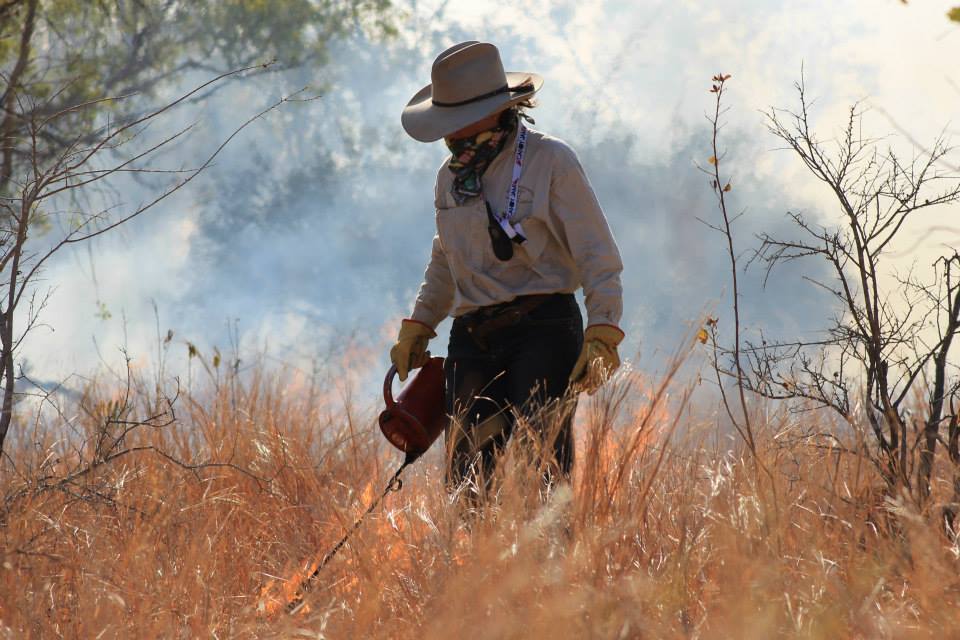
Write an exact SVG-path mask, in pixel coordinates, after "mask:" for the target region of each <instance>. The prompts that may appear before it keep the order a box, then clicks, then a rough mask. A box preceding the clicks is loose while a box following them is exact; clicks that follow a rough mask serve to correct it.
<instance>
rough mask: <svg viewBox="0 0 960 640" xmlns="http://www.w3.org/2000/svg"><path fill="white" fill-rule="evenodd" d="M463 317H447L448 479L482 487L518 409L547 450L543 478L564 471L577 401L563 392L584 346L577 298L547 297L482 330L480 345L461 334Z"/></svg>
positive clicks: (464, 327)
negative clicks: (513, 320)
mask: <svg viewBox="0 0 960 640" xmlns="http://www.w3.org/2000/svg"><path fill="white" fill-rule="evenodd" d="M469 315H470V314H468V316H469ZM468 316H463V317H459V318H456V319H454V321H453V327H452V328H451V330H450V344H449V346H448V349H447V358H446V361H445V363H444V370H445V373H446V378H447V398H446V401H447V413H448V414H450V415H451V416H452V420H451V422H450V426H449V428H448V429H447V434H446V440H447V451H448V456H449V457H448V460H449V466H448V469H447V481H448V485H450V487H451V489H455V488H457V487H459V486H460V485H461V483H462V482H463V481H464V480H468V481H471V482H473V483H475V484H476V485H478V487H479V488H481V489H482V490H484V491H485V490H487V489H489V486H490V479H491V477H492V475H493V470H494V466H495V460H496V455H497V453H498V451H500V450H502V449H503V448H504V446H505V445H506V443H507V441H508V440H509V439H510V437H511V435H512V434H513V433H514V431H515V427H516V424H517V415H519V416H522V417H523V418H524V419H525V421H526V422H527V423H528V424H529V425H530V427H531V430H530V431H531V433H530V435H532V436H533V437H537V438H539V439H540V442H541V443H542V444H544V445H546V447H544V448H543V450H544V451H547V450H550V449H552V455H553V460H552V461H551V464H550V466H551V467H553V471H552V473H550V471H548V473H547V475H548V481H549V480H550V478H553V477H555V476H558V475H559V477H569V475H570V473H571V471H572V468H573V429H572V424H573V413H574V411H575V409H576V399H575V398H564V393H565V392H566V390H567V380H568V378H569V376H570V372H571V371H572V370H573V365H574V363H575V362H576V360H577V357H578V356H579V355H580V349H581V347H582V346H583V319H582V317H581V315H580V308H579V307H578V306H577V302H576V298H574V296H573V294H554V295H552V296H550V298H548V299H547V300H546V301H544V302H542V303H541V304H540V305H539V306H537V307H536V308H534V309H533V310H532V311H530V312H529V313H528V314H527V315H526V316H525V317H524V318H523V319H521V320H520V321H519V322H518V323H517V324H514V325H511V326H508V327H503V328H500V329H497V330H496V331H493V332H491V333H490V334H489V335H488V336H486V340H485V345H484V346H485V347H486V348H483V347H481V345H478V344H477V343H476V342H475V341H474V339H473V337H472V336H471V334H470V333H469V332H468V330H467V326H468V324H469V319H468ZM558 416H559V417H558ZM550 440H552V442H550ZM538 448H539V447H538ZM480 485H482V487H481V486H480Z"/></svg>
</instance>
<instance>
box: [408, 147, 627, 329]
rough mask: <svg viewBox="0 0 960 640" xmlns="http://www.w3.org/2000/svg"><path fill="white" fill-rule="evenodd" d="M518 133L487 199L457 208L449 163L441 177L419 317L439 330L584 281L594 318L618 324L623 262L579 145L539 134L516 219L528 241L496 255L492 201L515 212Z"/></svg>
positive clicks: (500, 159) (490, 173) (497, 161)
mask: <svg viewBox="0 0 960 640" xmlns="http://www.w3.org/2000/svg"><path fill="white" fill-rule="evenodd" d="M516 137H517V133H516V132H514V133H513V135H512V136H511V139H510V140H508V141H507V143H506V145H505V146H504V148H503V151H501V152H500V154H499V155H498V156H497V157H496V158H494V160H493V161H492V162H491V163H490V166H488V167H487V170H486V171H485V172H484V173H483V178H482V180H483V196H482V197H477V198H471V199H470V200H468V201H467V202H465V203H464V204H462V205H457V203H456V202H455V201H454V199H453V195H452V194H451V192H450V190H451V185H452V182H453V173H452V172H451V171H450V170H449V169H448V168H447V163H448V162H449V159H448V160H447V161H445V162H444V163H443V165H442V166H441V167H440V169H439V171H438V173H437V182H436V193H435V206H436V223H437V234H436V236H435V237H434V238H433V248H432V251H431V255H430V262H429V264H428V265H427V269H426V272H425V273H424V280H423V284H422V285H421V286H420V291H419V293H418V294H417V301H416V304H415V306H414V310H413V314H412V315H411V318H412V319H414V320H416V321H418V322H422V323H424V324H426V325H429V326H430V327H434V328H436V326H437V325H438V324H439V323H440V322H441V321H442V320H443V319H444V318H446V317H447V316H448V315H453V316H460V315H463V314H465V313H468V312H470V311H473V310H475V309H477V308H479V307H484V306H487V305H492V304H498V303H501V302H508V301H510V300H512V299H514V298H515V297H517V296H520V295H528V294H540V293H573V292H575V291H576V290H577V289H579V288H580V287H581V286H582V287H583V291H584V301H585V306H586V309H587V324H588V325H593V324H612V325H616V324H618V323H619V321H620V316H621V314H622V312H623V290H622V287H621V285H620V272H621V271H623V262H622V260H621V258H620V251H619V250H618V249H617V245H616V242H615V241H614V239H613V235H612V234H611V233H610V227H609V225H608V224H607V220H606V218H605V217H604V215H603V210H602V209H601V208H600V203H599V202H598V201H597V197H596V194H594V192H593V188H592V187H591V186H590V182H589V180H587V176H586V174H585V173H584V171H583V167H582V166H581V165H580V161H579V160H578V159H577V156H576V154H575V153H574V151H573V149H571V148H570V147H569V146H568V145H567V144H566V143H564V142H563V141H561V140H558V139H557V138H553V137H551V136H548V135H545V134H543V133H539V132H537V131H534V130H532V129H531V130H529V133H528V134H527V148H526V151H525V155H524V159H523V171H522V173H521V176H520V183H519V198H518V200H519V201H518V204H517V209H516V214H515V215H514V217H513V219H512V221H513V222H518V223H519V224H520V226H521V228H522V230H523V235H524V236H525V237H526V241H525V242H523V243H522V244H519V245H518V244H514V255H513V257H512V258H511V259H510V260H507V261H500V260H499V259H498V258H497V257H496V256H495V255H494V253H493V247H492V243H491V240H490V236H489V233H488V231H487V224H488V216H487V211H486V207H485V205H484V202H483V198H486V199H487V201H488V202H489V203H490V206H491V208H492V209H493V211H494V212H496V213H501V212H503V211H504V210H505V209H506V198H507V190H508V189H509V188H510V183H511V181H512V179H513V166H514V153H515V150H516Z"/></svg>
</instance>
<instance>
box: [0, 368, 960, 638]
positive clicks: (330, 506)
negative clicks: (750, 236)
mask: <svg viewBox="0 0 960 640" xmlns="http://www.w3.org/2000/svg"><path fill="white" fill-rule="evenodd" d="M667 383H670V381H669V380H668V381H667ZM673 384H675V383H673ZM105 386H106V385H103V384H94V386H93V387H91V389H90V390H89V391H88V394H87V397H86V398H85V399H84V405H85V406H86V407H88V408H89V407H96V408H97V409H96V410H92V411H91V413H90V414H89V415H88V414H84V413H83V412H81V411H78V410H76V408H74V410H72V411H70V412H65V415H64V416H63V417H48V422H47V423H39V424H31V425H21V426H20V428H21V429H27V431H26V432H25V433H26V434H27V435H25V436H24V437H22V438H20V439H18V441H17V443H16V445H15V446H12V447H11V450H10V452H9V453H10V456H11V460H12V461H13V462H15V463H16V469H17V470H18V471H19V474H18V473H16V472H14V470H13V464H12V463H11V460H6V461H4V465H3V467H2V474H3V475H2V478H0V479H2V487H0V495H6V496H8V497H9V496H19V497H15V498H12V499H9V500H8V502H7V506H6V508H7V513H6V521H5V523H4V524H3V525H2V526H0V553H2V566H0V637H9V638H20V637H38V638H39V637H43V638H47V637H49V638H55V637H66V638H116V637H123V638H157V637H165V638H273V637H276V638H291V637H303V638H368V637H369V638H417V639H427V638H687V637H694V638H771V637H802V638H887V637H890V638H911V637H930V636H937V637H949V636H953V637H956V636H957V634H960V631H958V629H960V625H958V623H960V613H958V611H960V607H958V605H960V572H958V569H960V567H958V549H957V546H956V545H955V544H953V543H951V542H950V541H949V540H948V539H947V538H946V537H944V536H943V535H942V533H940V531H939V530H938V529H937V527H936V526H935V524H931V522H935V520H936V518H935V517H933V516H928V515H924V514H916V513H914V512H913V511H912V510H911V508H910V507H909V506H907V505H906V504H899V503H896V501H893V502H891V501H886V502H884V501H883V500H880V499H878V498H876V497H875V496H877V491H876V479H875V477H874V475H873V473H872V470H871V469H870V468H869V465H868V464H867V463H866V461H864V460H863V459H861V458H860V457H859V456H857V455H853V454H850V453H843V452H837V451H827V450H825V449H824V448H822V447H820V446H818V445H822V444H823V442H822V441H820V440H818V439H816V438H812V437H805V436H803V435H802V434H803V433H809V432H817V431H822V430H825V429H827V428H828V427H829V425H825V424H817V423H813V424H811V423H810V422H809V421H811V420H819V421H821V422H822V421H824V420H825V418H823V417H820V418H813V417H811V416H810V415H808V416H806V417H804V418H802V420H801V419H799V418H796V417H793V416H785V415H781V414H777V413H771V414H770V415H769V416H768V417H767V418H766V420H759V419H758V422H759V423H760V427H759V428H758V441H759V443H760V449H759V450H760V455H761V456H763V462H764V464H765V466H766V467H767V468H768V469H771V470H772V471H773V475H774V477H775V478H776V482H777V485H776V491H773V490H772V487H770V486H769V483H768V484H766V485H764V484H761V485H760V486H758V485H757V474H756V473H755V472H754V471H753V466H752V465H751V464H750V463H749V461H748V460H746V459H744V458H743V457H742V456H743V454H742V447H740V446H739V443H738V442H737V441H736V440H734V439H731V438H730V437H727V436H724V435H722V434H720V433H719V432H718V430H717V428H716V427H715V426H714V425H713V424H712V422H711V421H709V420H705V419H702V418H700V419H698V418H695V417H692V413H691V412H690V411H688V410H687V409H686V408H685V405H684V403H682V402H680V401H678V400H677V397H678V396H682V394H683V392H684V389H682V388H680V387H676V388H672V389H670V388H668V386H667V384H664V386H663V387H662V388H659V387H657V385H656V384H654V383H649V382H646V381H644V379H643V378H642V377H640V376H639V375H635V374H633V375H624V376H622V377H621V378H620V379H619V380H618V381H617V382H616V383H614V384H611V385H609V386H608V387H607V388H606V389H605V390H604V391H603V392H602V393H600V394H598V395H597V396H595V397H594V398H590V399H587V398H586V397H584V401H582V402H581V406H580V409H579V415H578V429H579V432H578V433H579V443H578V444H579V448H578V450H577V470H576V474H575V478H574V482H573V483H572V486H571V487H561V488H558V489H557V490H555V491H553V492H552V493H551V494H550V495H549V497H547V498H546V499H542V496H541V495H540V494H541V492H540V490H539V484H538V477H539V474H538V473H537V469H536V466H537V460H535V459H531V456H529V455H526V454H525V452H524V451H521V450H518V449H516V448H514V449H512V450H510V451H508V452H507V454H506V455H505V458H504V461H503V464H502V465H501V470H502V474H501V477H500V483H499V493H498V497H497V499H496V500H493V501H490V502H489V503H488V504H486V505H485V506H484V507H482V509H481V510H480V512H479V513H476V514H473V515H469V514H467V515H465V514H462V513H460V512H459V511H458V509H457V508H455V507H454V506H452V505H451V503H450V501H449V499H448V496H447V494H446V493H445V490H444V487H443V482H442V472H441V466H442V456H443V454H442V451H440V448H441V447H440V445H439V444H437V445H435V450H434V451H431V452H430V454H428V455H427V456H426V457H425V458H424V459H423V460H421V461H420V462H418V463H417V464H416V465H415V466H414V467H412V468H411V469H409V470H408V471H407V473H406V475H405V477H404V487H403V489H402V490H401V491H400V492H398V493H392V494H390V495H389V496H388V497H387V499H386V501H385V503H384V506H383V508H381V509H378V510H376V511H375V512H374V513H373V515H372V516H371V517H370V518H369V520H368V521H367V522H366V523H365V524H364V526H363V527H362V528H361V529H360V530H359V531H357V533H356V535H354V536H353V538H352V539H351V540H350V542H349V544H348V545H347V546H346V547H345V548H344V549H343V550H342V551H341V552H340V553H339V555H338V556H337V557H336V558H335V559H334V560H333V561H332V562H331V563H330V564H329V565H328V566H327V567H326V568H325V569H324V571H323V572H322V573H321V574H320V576H319V578H318V580H317V581H316V583H315V585H314V588H313V589H312V590H311V591H310V592H309V594H308V597H307V606H305V607H304V608H303V609H301V610H300V611H299V612H298V614H297V615H294V616H289V615H286V614H285V613H283V612H282V605H283V604H284V603H285V602H286V599H287V598H289V596H290V595H292V592H293V591H294V590H295V587H296V584H297V580H298V577H297V576H298V575H300V576H302V575H304V573H305V572H306V573H309V571H310V570H311V563H315V562H316V561H317V560H318V559H319V557H322V555H323V554H324V553H325V552H326V551H327V550H328V549H329V547H330V546H331V545H332V544H333V543H334V542H336V541H337V540H338V539H339V538H340V536H341V535H342V534H343V532H344V531H345V530H346V528H347V527H349V526H351V525H352V523H353V521H354V518H355V517H356V516H357V515H358V514H359V513H360V512H361V511H362V510H363V508H364V507H365V506H366V504H368V502H369V500H371V499H373V498H374V497H375V495H377V494H379V492H380V491H381V489H382V488H383V485H384V483H385V482H386V480H387V479H388V478H389V476H390V474H391V473H392V471H393V470H394V469H395V468H396V466H398V465H399V463H400V459H401V456H400V455H399V454H398V453H396V452H394V451H391V450H389V449H388V447H387V446H386V445H385V443H384V442H383V441H382V438H381V437H380V435H379V432H378V431H376V428H375V426H374V409H373V407H372V406H371V407H370V409H368V410H367V411H366V412H363V411H359V410H358V409H357V408H356V407H354V406H352V403H351V401H350V400H349V397H350V394H344V393H342V390H340V391H338V390H336V389H333V388H331V389H328V390H326V391H324V392H322V393H321V392H317V391H316V390H310V389H308V388H307V387H306V386H305V385H303V384H301V383H297V382H296V381H291V378H290V376H276V375H271V376H269V377H268V376H266V375H263V376H257V377H253V378H252V379H249V380H247V381H246V383H244V384H240V383H239V382H237V381H235V380H234V381H230V382H229V383H224V384H222V385H219V386H218V388H216V389H213V390H211V391H209V392H205V393H197V394H195V395H191V396H184V397H181V399H180V401H179V402H178V405H177V408H178V420H177V423H176V424H174V425H171V426H169V427H165V428H156V429H150V428H140V429H137V430H135V431H134V432H132V433H131V434H129V435H128V436H127V437H128V439H129V441H128V442H126V443H125V446H128V447H129V446H138V445H139V446H142V445H148V444H149V445H153V446H156V447H159V448H162V449H163V450H164V451H165V452H167V453H169V454H170V455H172V456H175V457H176V458H178V459H180V460H182V461H186V462H193V463H196V462H204V461H214V462H217V463H221V464H226V465H229V466H212V467H205V468H200V469H195V470H190V469H185V468H183V467H181V466H178V465H176V464H173V463H171V462H170V461H169V460H167V459H166V458H164V457H162V456H160V455H158V454H156V453H154V452H152V451H142V452H137V453H132V454H130V455H127V456H124V457H122V458H118V459H116V460H114V461H113V462H112V463H110V464H109V465H106V466H104V467H102V468H100V469H98V470H96V471H94V472H91V473H90V474H88V475H85V476H82V477H81V478H78V479H77V480H76V481H75V482H73V483H70V484H67V485H64V486H60V487H59V488H54V489H46V490H42V491H40V490H37V486H36V485H35V483H34V484H30V482H28V481H30V477H31V473H36V470H38V469H42V468H45V469H47V470H48V472H50V473H54V474H61V475H60V476H57V477H62V474H63V473H65V472H66V470H67V469H68V468H69V465H71V464H74V463H75V462H76V461H77V456H78V455H80V454H83V453H84V451H81V452H80V454H78V453H76V452H74V453H73V454H71V453H70V451H71V449H70V447H69V446H68V445H69V443H73V444H74V445H76V444H77V443H79V442H81V441H82V440H83V439H84V438H86V437H89V436H90V434H94V433H96V431H97V428H98V425H101V424H103V421H104V420H105V416H106V415H108V414H109V413H110V411H115V408H116V403H114V404H113V405H110V403H109V402H108V401H107V399H108V398H107V396H108V395H110V394H113V395H112V396H110V397H113V398H114V400H116V393H115V392H114V391H113V390H110V389H105V388H102V387H105ZM667 391H670V393H672V394H673V396H674V397H673V398H668V394H667ZM135 393H136V394H139V395H137V396H136V400H137V403H138V405H137V406H138V409H137V410H136V411H134V412H132V413H131V416H133V415H138V416H141V417H142V416H145V415H149V414H150V410H151V408H153V407H154V406H155V405H156V402H153V401H150V400H149V399H148V397H147V396H149V395H150V394H149V393H147V392H146V391H144V389H142V388H138V390H137V391H136V392H135ZM98 394H104V397H103V398H99V397H98ZM344 397H346V398H348V400H346V401H342V398H344ZM111 406H112V407H113V408H112V409H111ZM762 409H767V410H769V411H771V412H773V409H774V407H757V415H758V416H759V415H760V414H761V410H762ZM64 419H69V420H70V421H71V423H72V424H74V425H75V427H76V432H70V431H69V430H68V429H65V428H64V426H63V424H62V421H63V420H64ZM87 453H89V452H88V451H87ZM50 454H52V455H53V456H54V458H53V459H54V460H55V459H56V457H59V458H60V459H61V462H60V463H59V464H58V465H52V466H51V464H52V463H50V462H48V463H47V466H46V467H43V466H42V464H41V463H42V462H43V461H44V460H49V459H48V456H49V455H50ZM31 469H33V470H34V471H31ZM51 469H52V471H50V470H51ZM941 471H942V472H944V473H945V472H946V470H941ZM760 481H761V482H767V480H766V478H765V476H763V475H761V476H760ZM50 482H51V481H49V480H48V484H50ZM91 489H96V491H97V492H98V494H92V493H90V490H91ZM18 492H19V493H18ZM774 501H776V504H774ZM272 610H279V611H277V612H276V613H273V614H271V611H272Z"/></svg>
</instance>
